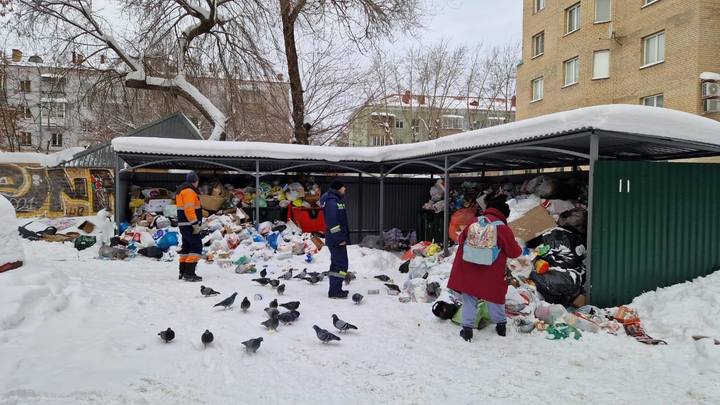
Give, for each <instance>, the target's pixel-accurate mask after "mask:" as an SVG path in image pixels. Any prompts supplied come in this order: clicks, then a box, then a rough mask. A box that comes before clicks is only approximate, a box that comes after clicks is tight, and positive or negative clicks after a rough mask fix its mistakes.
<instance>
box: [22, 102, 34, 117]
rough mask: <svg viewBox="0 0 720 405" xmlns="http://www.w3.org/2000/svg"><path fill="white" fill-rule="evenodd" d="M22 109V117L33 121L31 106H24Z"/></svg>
mask: <svg viewBox="0 0 720 405" xmlns="http://www.w3.org/2000/svg"><path fill="white" fill-rule="evenodd" d="M22 109H23V112H22V117H23V118H25V119H32V117H33V114H32V109H31V108H30V106H27V105H24V106H22Z"/></svg>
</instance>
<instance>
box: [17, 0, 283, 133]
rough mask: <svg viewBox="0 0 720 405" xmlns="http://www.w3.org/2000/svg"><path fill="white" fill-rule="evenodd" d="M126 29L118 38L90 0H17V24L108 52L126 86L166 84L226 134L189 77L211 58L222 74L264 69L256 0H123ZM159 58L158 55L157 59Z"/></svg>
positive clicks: (63, 46)
mask: <svg viewBox="0 0 720 405" xmlns="http://www.w3.org/2000/svg"><path fill="white" fill-rule="evenodd" d="M119 3H120V4H121V6H122V8H121V11H122V12H123V14H124V16H126V17H128V18H131V19H133V22H134V23H135V24H134V25H132V27H133V29H132V31H131V32H129V33H128V34H127V35H126V36H124V37H123V38H120V37H116V36H115V34H114V33H115V32H118V30H117V27H115V28H116V29H115V30H114V29H113V27H112V25H111V24H110V23H109V22H108V21H107V20H105V19H104V18H103V17H102V16H101V14H100V13H98V12H97V10H94V9H93V7H92V4H91V1H89V0H16V1H15V2H14V6H13V7H14V8H15V10H14V16H15V19H16V31H17V32H18V33H19V34H20V35H21V36H26V37H30V38H33V39H37V40H44V41H50V42H52V43H51V44H49V45H51V46H53V47H54V48H55V49H59V50H62V51H65V50H67V49H70V48H83V49H85V50H86V53H87V54H88V59H91V58H92V57H93V56H95V55H97V54H101V53H106V52H112V53H114V55H115V56H116V57H117V58H118V59H119V60H120V61H121V62H122V66H119V67H118V68H119V69H120V68H122V69H124V72H123V73H124V80H125V84H126V85H127V86H128V87H131V88H137V89H148V90H161V91H168V92H171V93H172V94H173V95H177V96H179V97H181V98H183V99H184V100H186V101H187V102H188V103H190V104H191V105H193V106H194V107H195V108H196V109H197V110H198V111H199V112H200V113H201V114H202V116H203V117H204V118H205V119H206V120H207V121H208V122H209V123H210V124H211V125H212V131H211V133H210V136H209V137H208V139H212V140H217V139H223V138H224V137H225V133H226V128H227V123H228V118H227V116H226V114H225V113H224V112H222V111H221V110H220V109H219V108H218V107H217V106H216V105H215V104H214V103H213V102H211V101H210V99H209V98H208V97H207V96H206V95H205V94H203V92H202V91H200V89H198V87H197V86H195V85H194V84H193V83H192V80H191V79H190V78H191V77H192V76H193V75H197V74H198V73H199V72H200V71H201V70H202V67H203V66H207V65H208V64H209V63H210V61H212V62H213V63H214V64H215V69H216V70H217V72H219V74H221V75H222V76H223V77H226V78H236V79H239V78H247V77H251V76H258V77H259V76H262V77H266V75H267V74H268V72H269V71H270V68H269V64H268V63H267V60H266V59H265V57H264V55H263V53H262V52H261V51H260V49H259V48H258V44H262V42H263V40H262V38H261V36H260V35H259V33H260V32H259V31H258V29H257V24H255V20H254V16H255V15H256V14H257V12H258V10H259V7H260V8H261V7H262V2H261V1H259V0H254V1H247V2H245V1H243V2H240V1H232V0H206V1H203V0H173V1H157V0H123V1H121V2H119ZM158 61H159V62H158Z"/></svg>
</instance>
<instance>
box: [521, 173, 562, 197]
mask: <svg viewBox="0 0 720 405" xmlns="http://www.w3.org/2000/svg"><path fill="white" fill-rule="evenodd" d="M557 188H558V184H557V181H556V180H555V179H553V178H552V177H550V176H548V175H545V174H543V175H541V176H537V177H535V178H534V179H532V180H530V181H529V182H528V184H527V191H528V193H530V194H535V195H536V196H538V197H540V198H551V197H552V196H553V194H554V193H555V190H557Z"/></svg>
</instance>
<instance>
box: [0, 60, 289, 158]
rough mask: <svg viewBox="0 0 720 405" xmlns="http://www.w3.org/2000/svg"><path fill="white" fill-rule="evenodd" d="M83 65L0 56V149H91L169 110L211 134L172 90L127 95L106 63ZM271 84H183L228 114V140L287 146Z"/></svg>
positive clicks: (281, 100) (283, 109) (283, 114)
mask: <svg viewBox="0 0 720 405" xmlns="http://www.w3.org/2000/svg"><path fill="white" fill-rule="evenodd" d="M86 62H87V61H86V60H85V59H84V58H83V56H82V55H80V54H78V53H74V52H73V53H72V54H71V55H68V61H67V62H66V63H50V62H48V61H44V60H43V58H42V57H40V56H38V55H31V56H27V55H25V54H24V53H23V52H22V51H21V50H17V49H15V50H13V51H12V52H11V54H9V55H5V53H4V52H3V54H2V55H0V150H3V149H13V150H16V151H17V150H20V151H31V150H40V151H54V150H59V149H63V148H66V147H72V146H86V145H91V144H95V143H98V142H103V141H107V140H108V139H110V138H112V137H114V136H118V135H121V134H122V133H125V132H127V131H129V130H131V129H133V128H135V127H138V126H140V125H142V124H144V123H147V122H150V121H152V120H154V119H157V118H158V117H160V116H165V115H168V114H170V113H172V112H174V111H182V112H184V113H185V114H186V115H187V116H188V117H189V118H190V119H191V120H192V121H193V122H194V123H195V124H196V126H197V127H198V128H199V129H200V131H201V133H203V134H205V135H208V134H209V133H210V132H211V130H212V128H211V127H210V125H209V124H208V123H207V122H206V121H205V120H204V119H203V117H202V115H201V114H200V113H199V112H198V111H197V109H195V108H194V107H193V106H192V105H190V103H188V102H186V101H185V100H183V99H182V98H180V97H177V96H176V95H174V94H173V93H172V92H163V91H150V90H136V89H128V88H126V87H125V86H124V82H123V80H122V77H121V76H120V75H118V74H117V72H115V71H114V70H113V69H114V65H113V62H112V61H110V60H108V59H106V58H105V57H98V58H97V60H94V61H93V63H86ZM113 74H114V76H115V77H114V80H111V79H110V77H109V76H113ZM277 79H278V80H277V81H265V82H259V81H245V80H238V81H237V82H236V84H235V86H231V85H229V81H228V80H220V79H217V78H215V77H195V78H191V79H190V80H191V81H192V82H193V83H194V84H195V85H196V86H197V87H198V88H200V89H201V91H203V92H204V93H205V94H206V95H207V96H208V98H210V99H211V100H212V101H213V103H214V104H215V105H216V106H217V107H218V108H220V109H221V110H223V111H226V112H228V120H229V121H228V123H227V135H228V139H229V140H265V141H271V142H288V141H289V140H290V138H291V134H292V127H291V126H290V122H289V117H290V100H289V85H288V83H287V82H285V81H284V80H283V79H282V77H278V78H277ZM11 144H12V145H11Z"/></svg>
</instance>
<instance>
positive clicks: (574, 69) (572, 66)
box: [563, 57, 580, 86]
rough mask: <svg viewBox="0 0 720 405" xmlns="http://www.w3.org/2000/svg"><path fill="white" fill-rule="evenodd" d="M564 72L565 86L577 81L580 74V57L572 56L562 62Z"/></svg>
mask: <svg viewBox="0 0 720 405" xmlns="http://www.w3.org/2000/svg"><path fill="white" fill-rule="evenodd" d="M563 66H564V72H565V86H570V85H573V84H575V83H577V82H578V79H579V76H580V59H578V57H574V58H572V59H570V60H566V61H565V62H564V63H563Z"/></svg>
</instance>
